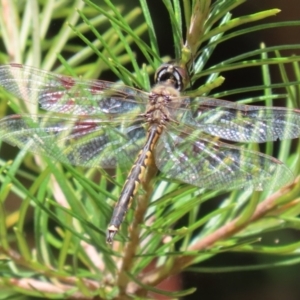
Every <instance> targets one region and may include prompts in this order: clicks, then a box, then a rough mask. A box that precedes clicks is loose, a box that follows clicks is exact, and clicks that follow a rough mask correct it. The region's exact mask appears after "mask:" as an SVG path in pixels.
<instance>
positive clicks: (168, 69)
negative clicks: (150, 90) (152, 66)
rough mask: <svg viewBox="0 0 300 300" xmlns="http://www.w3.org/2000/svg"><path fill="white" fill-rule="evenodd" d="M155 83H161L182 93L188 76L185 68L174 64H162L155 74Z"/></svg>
mask: <svg viewBox="0 0 300 300" xmlns="http://www.w3.org/2000/svg"><path fill="white" fill-rule="evenodd" d="M154 79H155V82H156V83H163V84H167V85H170V86H172V87H174V88H175V89H176V90H178V91H179V92H180V91H183V90H184V89H185V88H186V85H187V81H188V74H187V71H186V69H185V68H183V67H180V66H179V65H177V64H176V63H174V62H169V63H165V64H162V65H161V66H160V67H159V68H158V69H157V70H156V72H155V77H154Z"/></svg>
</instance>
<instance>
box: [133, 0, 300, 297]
mask: <svg viewBox="0 0 300 300" xmlns="http://www.w3.org/2000/svg"><path fill="white" fill-rule="evenodd" d="M133 2H134V1H131V3H133ZM148 5H149V6H150V7H151V12H152V16H153V18H154V20H155V27H156V29H157V32H156V33H157V35H158V44H159V45H160V51H161V54H162V55H171V56H172V53H174V51H173V40H172V37H171V35H169V34H168V32H171V29H170V28H169V27H168V26H169V19H168V16H167V15H166V10H165V8H164V6H163V4H162V1H148ZM272 8H279V9H281V13H279V14H278V15H277V16H274V17H269V18H267V19H264V20H262V21H259V22H254V23H252V24H253V25H256V24H259V23H264V22H267V23H269V22H270V23H271V22H272V23H273V22H281V21H291V20H299V19H300V2H299V0H289V1H280V0H251V1H246V2H245V3H244V4H243V5H240V6H239V7H238V8H237V9H235V10H234V11H233V12H232V13H233V18H234V17H237V16H242V15H246V14H250V13H256V12H259V11H262V10H267V9H272ZM261 42H264V43H265V44H266V46H275V45H280V44H299V43H300V28H299V27H284V28H279V29H278V28H277V29H272V30H263V31H258V32H256V33H252V34H247V36H244V37H243V36H242V37H238V38H236V39H232V40H230V41H228V42H225V43H223V44H222V45H220V46H219V47H217V49H216V51H215V52H214V54H213V57H212V60H210V61H209V65H214V64H216V63H218V62H219V61H222V60H223V59H227V58H230V57H232V56H236V55H238V54H240V53H244V52H248V51H251V50H254V49H257V48H259V44H260V43H261ZM284 54H285V55H292V54H298V55H299V53H292V52H290V53H288V52H285V53H284ZM272 75H273V74H272ZM274 75H275V80H276V74H274ZM222 76H224V77H225V78H226V81H225V83H224V85H223V86H222V89H223V90H226V89H234V88H238V87H244V86H251V85H256V84H259V83H260V82H261V71H260V70H259V68H246V69H243V70H240V71H234V72H226V73H224V74H222ZM278 80H280V78H278ZM229 100H234V99H229ZM287 235H288V237H287ZM269 238H270V239H272V238H274V239H276V238H292V239H293V238H294V239H295V240H298V239H299V238H300V237H299V236H297V235H294V234H293V233H291V232H279V233H278V234H277V235H276V236H271V237H269ZM282 259H283V258H282V257H276V256H263V255H250V254H238V253H227V254H221V255H218V256H216V257H215V258H213V259H210V260H208V261H206V262H205V263H202V264H200V265H199V267H209V266H210V267H218V266H224V267H225V266H243V265H253V266H254V265H256V264H261V263H270V262H272V261H278V260H282ZM299 277H300V266H299V265H294V266H287V267H280V268H272V269H267V270H261V271H247V272H229V273H200V274H199V273H193V272H184V273H183V274H181V278H180V279H179V281H176V282H175V283H174V284H175V285H176V284H177V285H178V284H179V283H180V282H181V284H182V288H183V289H187V288H191V287H197V292H196V293H195V294H193V295H191V296H188V297H185V298H184V299H189V300H192V299H219V300H220V299H224V300H235V299H236V300H238V299H244V300H247V299H256V300H259V299H264V300H276V299H278V300H282V299H284V300H294V299H295V300H296V299H300V282H299ZM177 280H178V278H177Z"/></svg>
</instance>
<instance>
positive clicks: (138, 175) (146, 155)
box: [106, 124, 163, 244]
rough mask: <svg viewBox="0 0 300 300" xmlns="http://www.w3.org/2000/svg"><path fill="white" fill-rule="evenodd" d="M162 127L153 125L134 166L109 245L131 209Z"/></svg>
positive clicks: (116, 212) (116, 211) (110, 228)
mask: <svg viewBox="0 0 300 300" xmlns="http://www.w3.org/2000/svg"><path fill="white" fill-rule="evenodd" d="M162 128H163V126H162V125H158V124H154V125H152V126H151V127H150V128H149V130H148V134H147V139H146V143H145V145H144V147H143V149H142V150H141V151H140V152H139V154H138V156H137V159H136V160H135V163H134V165H133V166H132V168H131V170H130V172H129V175H128V176H127V179H126V181H125V183H124V186H123V189H122V191H121V194H120V197H119V200H118V202H117V204H116V206H115V208H114V211H113V215H112V218H111V221H110V224H109V226H108V229H107V238H106V241H107V243H109V244H111V243H112V241H113V238H114V236H115V234H116V233H117V232H118V230H119V228H120V225H121V223H122V222H123V219H124V217H125V214H126V212H127V210H128V209H129V208H130V206H131V203H132V199H133V197H134V195H135V194H136V193H137V191H138V187H139V185H140V182H141V180H142V178H143V176H144V174H145V170H146V168H147V166H149V164H150V163H151V160H152V154H153V148H154V146H155V144H156V141H157V139H158V137H159V136H160V134H161V132H162Z"/></svg>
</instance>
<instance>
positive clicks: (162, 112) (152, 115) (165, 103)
mask: <svg viewBox="0 0 300 300" xmlns="http://www.w3.org/2000/svg"><path fill="white" fill-rule="evenodd" d="M179 95H180V93H179V91H178V90H177V89H175V88H174V87H173V86H171V85H169V84H167V83H159V84H157V85H156V86H154V87H153V89H152V91H151V92H150V94H149V105H148V107H147V111H146V113H145V114H144V116H145V117H146V119H147V122H149V123H156V124H161V125H164V124H165V123H166V122H167V121H169V120H170V112H169V107H172V100H173V99H174V98H177V97H179ZM172 108H173V107H172Z"/></svg>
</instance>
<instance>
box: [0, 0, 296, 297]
mask: <svg viewBox="0 0 300 300" xmlns="http://www.w3.org/2000/svg"><path fill="white" fill-rule="evenodd" d="M147 2H148V1H145V0H140V7H136V8H134V9H132V10H130V11H128V10H126V7H123V6H122V5H120V6H115V5H114V4H113V3H112V1H109V0H104V1H101V3H100V4H99V1H89V0H86V1H84V2H83V1H81V0H80V1H68V0H62V1H39V2H37V1H21V0H19V1H7V2H6V3H7V4H5V5H7V7H1V6H0V9H1V10H4V9H5V11H9V13H10V14H9V16H10V18H7V17H6V15H4V14H1V16H0V36H1V38H2V40H3V46H4V49H2V52H1V53H0V61H1V63H8V62H11V61H14V62H19V63H24V64H26V65H32V66H35V67H38V68H41V69H44V70H53V71H55V72H57V73H66V74H71V75H73V76H82V77H83V78H98V77H99V76H100V75H102V76H103V74H102V73H104V72H107V71H108V70H109V71H110V72H112V73H113V74H114V75H115V77H117V78H118V79H120V80H121V81H123V82H124V84H126V85H130V86H135V87H138V88H140V89H143V90H146V91H149V90H150V86H151V85H150V79H149V76H151V75H152V74H153V73H154V71H155V70H156V68H157V67H158V66H159V65H160V64H161V63H162V62H163V61H168V60H169V57H161V55H160V51H161V49H160V45H159V44H158V42H157V37H156V31H155V26H154V21H153V20H152V14H151V11H150V10H149V8H148V5H147ZM162 2H163V3H164V5H165V8H166V10H167V11H168V14H169V18H170V22H171V27H172V32H170V33H169V34H172V36H173V41H174V53H173V54H172V53H171V56H173V55H174V58H175V59H176V60H177V61H178V62H179V63H180V64H181V65H184V66H186V67H187V69H188V70H189V72H190V73H191V78H190V79H191V82H192V83H194V82H195V81H196V80H198V79H203V82H204V84H203V85H202V86H201V87H197V86H196V87H195V86H193V89H191V90H189V91H187V92H186V94H187V95H203V94H206V95H209V96H210V97H218V98H220V97H226V96H228V95H238V96H240V100H239V102H241V103H253V102H254V101H255V102H261V104H266V105H268V106H271V105H272V102H273V101H275V100H276V99H278V98H282V97H283V95H282V90H283V89H284V96H285V97H286V96H287V97H286V98H287V102H286V103H287V106H288V107H290V108H294V107H298V108H299V107H300V103H299V97H297V96H296V95H299V82H300V72H299V65H298V62H299V60H300V57H299V56H296V55H295V56H283V54H282V53H283V52H284V50H293V51H295V52H296V51H297V50H298V49H299V48H300V45H278V46H276V47H274V46H273V47H265V46H263V45H262V46H261V48H260V49H256V50H255V51H251V52H249V53H243V54H241V55H239V56H235V57H231V58H230V59H228V60H225V61H222V62H219V63H218V64H215V65H213V66H207V62H208V60H209V58H210V57H211V55H212V53H213V51H214V50H215V48H216V47H217V46H218V45H219V44H221V43H223V42H225V41H228V40H231V39H233V38H235V37H237V36H239V35H246V34H249V33H250V32H256V31H259V30H264V29H268V28H277V27H282V26H299V25H300V22H281V23H276V22H274V23H261V24H260V25H253V24H252V23H253V22H255V21H258V20H261V19H264V18H267V17H269V16H274V15H276V14H277V13H278V12H279V10H278V9H270V10H268V11H263V12H258V13H255V14H251V15H247V16H241V17H238V18H232V15H231V13H230V11H231V10H232V9H233V8H235V7H237V6H239V5H241V4H242V3H243V2H244V1H241V0H228V1H222V0H217V1H215V2H214V4H213V5H211V3H210V1H209V0H193V1H183V4H182V5H181V2H182V1H179V0H173V1H171V0H162ZM0 5H4V4H0ZM141 20H142V21H141ZM143 20H144V21H143ZM57 24H60V25H59V26H61V27H60V28H59V29H58V30H57V32H55V34H54V33H53V32H52V30H53V28H54V27H55V26H58V25H57ZM245 24H248V26H247V27H246V26H243V27H242V29H240V27H239V26H241V25H245ZM184 28H186V32H185V31H184ZM55 31H56V30H55ZM146 34H147V37H148V40H149V43H146V42H145V35H146ZM79 39H80V40H79ZM82 41H83V42H82ZM134 49H138V50H139V51H140V52H141V54H142V56H143V58H144V65H143V66H142V67H141V66H140V65H139V64H138V62H137V60H136V50H134ZM271 65H275V66H276V67H277V68H278V70H279V72H280V74H281V79H282V80H281V81H280V82H278V83H274V82H273V81H272V76H271V71H270V66H271ZM287 65H290V66H292V69H293V71H294V75H293V76H294V79H293V80H291V79H290V78H289V77H290V75H288V73H287V71H286V66H287ZM247 67H259V68H261V72H262V75H263V82H262V83H261V84H260V85H258V86H251V87H240V86H238V87H236V89H234V90H224V91H221V92H214V91H213V90H214V89H215V88H216V87H218V86H220V85H222V83H223V81H224V78H223V77H221V76H220V74H222V75H225V74H224V73H225V72H227V71H232V70H238V69H241V68H247ZM106 74H108V72H107V73H104V75H106ZM251 91H256V92H257V93H259V94H260V96H258V97H255V98H254V97H251V98H249V97H248V98H242V97H243V96H244V95H247V93H248V92H251ZM277 91H279V92H277ZM1 95H3V99H4V98H5V101H2V100H1V101H0V114H1V116H3V115H4V114H5V113H6V112H7V110H8V106H7V103H8V102H7V101H6V100H7V98H8V97H9V99H10V100H11V101H10V103H9V104H10V108H11V109H12V110H14V111H15V112H17V113H20V112H26V111H28V112H31V113H35V112H37V109H38V108H37V107H34V108H32V107H29V106H28V103H27V104H26V103H23V102H18V100H16V99H12V98H11V97H10V96H9V95H8V94H7V93H5V91H1ZM27 106H28V107H27ZM0 142H1V137H0ZM246 147H248V148H249V149H253V150H261V149H259V148H258V146H257V145H253V144H249V145H247V146H246ZM265 152H266V153H267V154H269V155H273V154H274V150H273V144H272V143H267V144H266V147H265ZM299 155H300V142H299V141H298V142H297V143H294V144H293V145H292V143H291V141H289V140H287V141H282V142H281V143H280V148H279V150H278V158H279V159H281V160H282V161H284V162H285V163H286V164H287V165H288V166H289V167H290V168H291V169H292V170H293V172H294V173H295V174H297V175H299V174H300V166H299ZM297 162H298V163H297ZM22 163H24V164H25V165H26V168H24V167H23V165H22ZM110 174H111V173H110ZM110 174H108V173H106V172H105V171H104V170H97V169H91V170H86V169H82V168H75V167H72V166H61V165H60V164H58V163H55V162H53V161H51V160H50V159H47V158H44V157H39V156H32V155H28V154H27V152H26V148H25V149H21V151H20V152H19V153H18V154H17V156H16V157H15V158H14V160H13V161H8V162H7V161H6V160H4V159H0V181H1V189H0V203H1V205H0V259H1V260H0V289H1V291H2V290H3V291H4V292H6V293H7V296H12V295H13V296H16V295H30V296H35V297H43V298H53V299H54V298H70V299H73V298H84V299H90V298H93V297H95V299H113V298H117V297H118V296H120V297H124V299H126V297H129V295H130V296H132V297H133V298H138V297H139V299H141V298H143V297H144V298H146V297H148V298H151V295H152V294H151V293H150V292H152V293H159V294H164V295H167V296H170V297H173V298H175V297H177V298H178V297H182V296H184V295H187V294H190V293H192V292H193V291H194V290H193V289H190V290H185V291H178V292H172V293H171V292H166V291H163V290H160V289H158V288H156V287H155V286H156V285H157V284H159V283H161V282H162V281H163V280H164V279H166V278H168V277H169V276H170V275H174V274H176V273H180V272H182V271H183V270H187V269H190V270H194V271H198V272H224V271H233V270H234V269H233V268H232V267H230V268H229V267H226V268H218V269H212V268H210V269H209V268H201V267H199V265H198V266H197V267H196V264H197V263H200V262H202V261H205V260H207V259H209V258H211V257H213V256H215V255H217V254H219V253H222V252H225V251H228V252H230V251H231V252H250V253H265V254H272V255H274V254H276V255H281V256H282V257H283V259H278V262H277V263H274V264H272V265H267V266H266V265H259V266H247V267H245V266H244V267H241V268H239V269H240V270H250V269H252V268H266V267H272V266H279V265H284V264H289V263H291V264H292V263H299V259H298V258H295V257H294V256H295V255H296V254H297V253H298V252H299V242H293V243H290V244H286V245H283V246H282V245H276V244H275V245H267V244H264V243H263V242H261V241H260V239H261V237H263V235H264V234H265V233H267V232H272V231H276V230H279V229H289V228H292V229H295V230H299V228H300V226H299V219H298V218H297V215H298V214H299V210H300V198H299V197H300V195H299V192H298V191H299V188H300V182H299V179H298V180H297V181H295V182H294V183H292V184H290V185H288V186H285V187H283V188H282V189H280V190H279V191H277V192H274V191H264V192H255V193H253V192H252V191H248V190H239V191H233V192H231V193H224V192H222V191H205V190H203V189H199V188H196V187H194V186H188V185H184V184H179V183H178V182H176V181H174V182H173V181H172V182H170V181H167V180H166V179H165V178H164V177H163V174H162V175H160V176H159V177H158V178H156V180H155V182H153V185H152V183H151V184H150V183H149V184H148V185H145V186H144V189H145V191H144V192H141V193H140V195H139V196H137V197H136V198H137V199H136V200H137V201H136V202H137V203H138V204H135V205H133V206H134V207H136V213H134V212H133V210H131V211H130V212H129V214H128V216H127V217H126V220H125V222H124V225H123V226H122V230H121V232H120V234H119V235H118V236H117V238H116V239H117V241H116V242H115V243H114V245H113V247H110V246H109V245H107V244H106V242H105V232H106V227H107V224H108V222H109V219H110V216H111V212H112V206H113V204H114V203H115V201H117V199H118V196H119V193H120V190H121V187H122V185H123V183H124V181H125V179H126V175H127V174H124V172H123V170H119V169H117V170H116V173H115V174H113V176H111V175H110ZM25 182H26V183H25ZM152 190H153V192H152ZM13 196H15V197H17V198H19V199H21V204H20V208H19V210H18V211H17V212H14V213H12V212H10V210H9V209H8V208H7V205H9V202H10V201H14V200H12V197H13ZM217 196H218V199H220V200H221V202H220V203H221V204H219V205H218V206H216V207H215V209H214V210H213V211H211V212H209V213H208V214H203V213H202V210H201V209H202V206H203V205H204V204H205V203H206V202H207V201H209V200H211V199H213V198H215V197H217ZM148 200H149V206H147V201H148ZM145 203H146V205H145ZM143 204H144V206H143ZM32 208H33V217H32V219H33V223H34V225H33V229H32V231H29V232H27V231H26V222H27V218H28V216H29V215H31V212H32ZM144 214H145V216H144ZM183 219H185V221H186V222H185V224H184V225H183V226H181V225H180V226H181V227H179V225H176V224H179V222H182V220H183ZM53 224H55V225H54V226H53ZM180 224H182V223H180ZM53 227H54V228H53ZM29 237H30V238H29ZM31 240H33V242H32V241H31ZM151 264H152V265H151ZM150 265H151V266H152V267H151V268H150V267H149V266H150Z"/></svg>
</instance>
